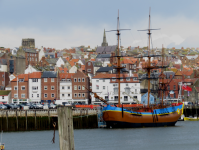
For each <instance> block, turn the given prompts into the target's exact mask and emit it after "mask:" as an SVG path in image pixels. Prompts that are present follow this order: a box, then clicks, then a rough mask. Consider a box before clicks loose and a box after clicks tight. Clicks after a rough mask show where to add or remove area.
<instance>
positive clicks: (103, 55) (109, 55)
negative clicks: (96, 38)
mask: <svg viewBox="0 0 199 150" xmlns="http://www.w3.org/2000/svg"><path fill="white" fill-rule="evenodd" d="M110 57H111V54H98V55H97V57H96V58H110Z"/></svg>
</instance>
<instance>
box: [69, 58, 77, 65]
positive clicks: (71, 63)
mask: <svg viewBox="0 0 199 150" xmlns="http://www.w3.org/2000/svg"><path fill="white" fill-rule="evenodd" d="M78 61H79V59H72V60H71V61H69V63H70V65H71V66H74V65H75V63H76V62H78Z"/></svg>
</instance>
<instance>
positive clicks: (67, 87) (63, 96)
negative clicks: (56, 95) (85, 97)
mask: <svg viewBox="0 0 199 150" xmlns="http://www.w3.org/2000/svg"><path fill="white" fill-rule="evenodd" d="M72 75H73V73H60V74H59V79H60V86H59V88H60V100H63V101H65V102H69V103H71V102H72V81H71V76H72Z"/></svg>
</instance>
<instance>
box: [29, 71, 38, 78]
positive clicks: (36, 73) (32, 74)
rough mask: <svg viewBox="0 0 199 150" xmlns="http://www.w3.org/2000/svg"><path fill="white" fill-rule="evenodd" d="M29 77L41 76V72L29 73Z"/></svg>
mask: <svg viewBox="0 0 199 150" xmlns="http://www.w3.org/2000/svg"><path fill="white" fill-rule="evenodd" d="M29 78H30V79H32V78H41V72H33V73H30V74H29Z"/></svg>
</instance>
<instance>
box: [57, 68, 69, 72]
mask: <svg viewBox="0 0 199 150" xmlns="http://www.w3.org/2000/svg"><path fill="white" fill-rule="evenodd" d="M58 68H59V70H60V71H61V72H62V73H67V71H68V69H67V68H66V67H64V68H62V67H58ZM63 71H64V72H63Z"/></svg>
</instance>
